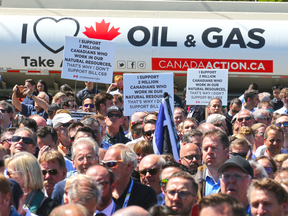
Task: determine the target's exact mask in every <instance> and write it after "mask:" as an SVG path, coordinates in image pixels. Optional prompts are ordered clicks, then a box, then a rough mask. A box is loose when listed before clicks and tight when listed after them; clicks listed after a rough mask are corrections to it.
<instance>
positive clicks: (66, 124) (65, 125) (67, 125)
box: [60, 123, 72, 127]
mask: <svg viewBox="0 0 288 216" xmlns="http://www.w3.org/2000/svg"><path fill="white" fill-rule="evenodd" d="M71 124H72V123H65V124H62V125H60V127H61V126H62V127H69V126H70V125H71Z"/></svg>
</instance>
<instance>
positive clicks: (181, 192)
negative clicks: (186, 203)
mask: <svg viewBox="0 0 288 216" xmlns="http://www.w3.org/2000/svg"><path fill="white" fill-rule="evenodd" d="M166 194H167V196H168V197H169V198H170V199H171V198H173V197H174V196H175V194H178V197H179V198H180V199H186V198H187V197H188V196H189V195H192V196H196V195H194V194H192V193H191V192H190V191H186V190H166Z"/></svg>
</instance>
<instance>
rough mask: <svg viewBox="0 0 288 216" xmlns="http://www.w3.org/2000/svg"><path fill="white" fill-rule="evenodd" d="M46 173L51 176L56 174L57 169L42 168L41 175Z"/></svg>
mask: <svg viewBox="0 0 288 216" xmlns="http://www.w3.org/2000/svg"><path fill="white" fill-rule="evenodd" d="M47 173H49V175H51V176H54V175H57V173H58V170H57V169H50V170H42V174H43V176H46V174H47Z"/></svg>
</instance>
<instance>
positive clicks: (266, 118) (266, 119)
mask: <svg viewBox="0 0 288 216" xmlns="http://www.w3.org/2000/svg"><path fill="white" fill-rule="evenodd" d="M261 119H264V120H265V121H270V120H271V118H270V117H262V118H261Z"/></svg>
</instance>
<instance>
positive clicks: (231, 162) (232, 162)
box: [218, 156, 254, 178]
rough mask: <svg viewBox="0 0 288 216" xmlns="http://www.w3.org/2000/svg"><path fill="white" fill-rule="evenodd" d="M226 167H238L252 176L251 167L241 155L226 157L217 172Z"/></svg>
mask: <svg viewBox="0 0 288 216" xmlns="http://www.w3.org/2000/svg"><path fill="white" fill-rule="evenodd" d="M227 167H238V168H240V169H242V170H243V171H244V172H246V173H247V174H249V175H250V176H251V177H252V178H254V172H253V167H252V166H251V165H250V163H249V162H248V161H247V160H245V159H244V158H243V157H240V156H234V157H232V158H230V159H228V160H227V161H226V162H225V163H224V164H222V166H220V168H219V169H218V172H219V173H222V172H223V171H224V170H225V169H226V168H227Z"/></svg>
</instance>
